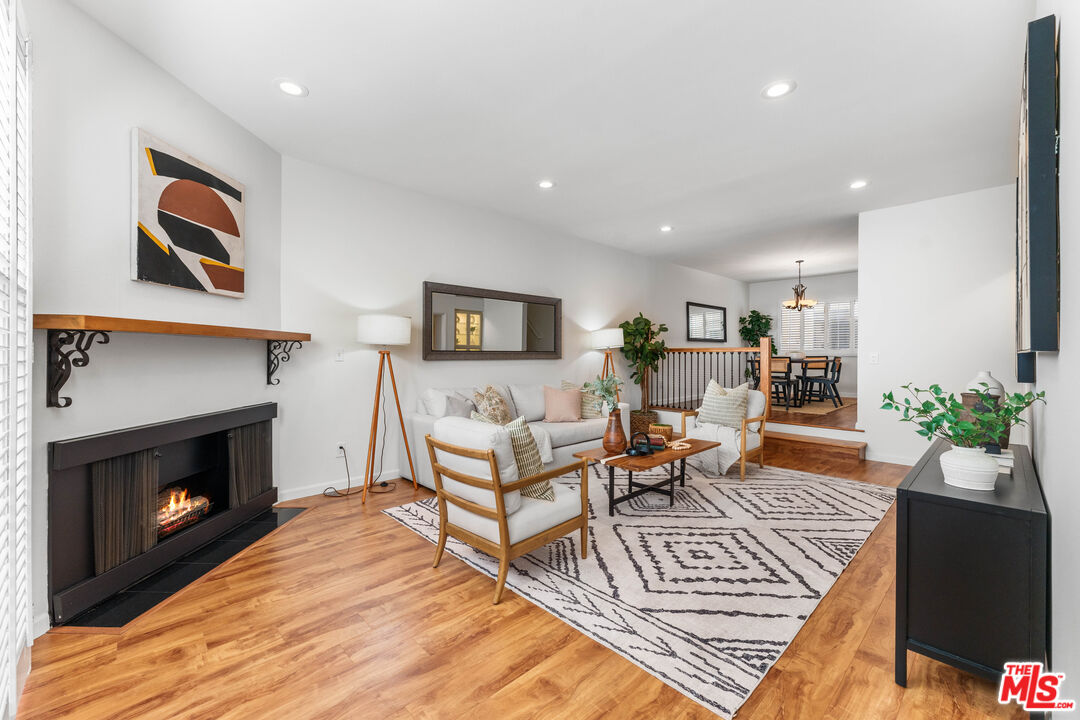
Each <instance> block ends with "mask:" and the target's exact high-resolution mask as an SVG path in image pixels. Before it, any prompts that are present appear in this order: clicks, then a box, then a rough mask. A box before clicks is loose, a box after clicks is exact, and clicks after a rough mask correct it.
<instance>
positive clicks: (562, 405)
mask: <svg viewBox="0 0 1080 720" xmlns="http://www.w3.org/2000/svg"><path fill="white" fill-rule="evenodd" d="M579 420H581V391H580V390H559V389H557V388H553V387H548V386H547V385H545V386H544V422H577V421H579Z"/></svg>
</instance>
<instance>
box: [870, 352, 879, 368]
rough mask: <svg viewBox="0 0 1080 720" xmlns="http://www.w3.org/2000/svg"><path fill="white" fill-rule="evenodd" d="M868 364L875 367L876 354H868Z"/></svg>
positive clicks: (876, 362) (876, 361)
mask: <svg viewBox="0 0 1080 720" xmlns="http://www.w3.org/2000/svg"><path fill="white" fill-rule="evenodd" d="M870 364H871V365H877V364H878V354H877V353H870Z"/></svg>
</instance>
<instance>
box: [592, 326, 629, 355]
mask: <svg viewBox="0 0 1080 720" xmlns="http://www.w3.org/2000/svg"><path fill="white" fill-rule="evenodd" d="M592 346H593V349H594V350H607V349H608V348H614V347H622V346H623V331H622V328H604V329H603V330H593V333H592Z"/></svg>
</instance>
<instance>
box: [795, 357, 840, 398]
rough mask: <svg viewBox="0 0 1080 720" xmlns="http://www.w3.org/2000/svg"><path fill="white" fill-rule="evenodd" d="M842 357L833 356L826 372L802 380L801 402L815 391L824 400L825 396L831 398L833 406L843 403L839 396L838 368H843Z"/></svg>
mask: <svg viewBox="0 0 1080 720" xmlns="http://www.w3.org/2000/svg"><path fill="white" fill-rule="evenodd" d="M843 362H844V358H842V357H834V358H833V359H832V360H830V361H829V363H828V365H829V369H828V372H827V373H826V374H825V375H823V376H818V377H807V378H804V380H803V389H802V399H803V402H806V401H807V398H809V397H810V396H811V395H813V394H814V393H815V392H816V393H817V394H818V396H819V397H820V398H821V399H822V401H824V399H825V398H826V397H827V398H829V399H830V400H832V404H833V407H834V408H838V407H840V406H841V405H843V404H844V400H843V398H841V397H840V390H839V389H838V388H839V385H840V370H841V369H842V368H843Z"/></svg>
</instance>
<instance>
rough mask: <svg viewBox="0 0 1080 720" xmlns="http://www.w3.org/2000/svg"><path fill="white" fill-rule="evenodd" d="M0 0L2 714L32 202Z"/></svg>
mask: <svg viewBox="0 0 1080 720" xmlns="http://www.w3.org/2000/svg"><path fill="white" fill-rule="evenodd" d="M16 16H17V6H16V2H15V0H0V717H10V716H13V715H14V713H15V708H16V706H17V691H18V684H19V680H20V678H19V677H18V674H19V673H20V671H22V672H25V671H26V670H27V669H28V668H27V667H22V668H20V667H19V662H20V659H21V657H22V653H23V651H24V649H25V648H26V646H27V645H28V644H29V643H30V640H31V636H32V633H31V604H30V398H31V389H30V377H31V376H30V373H31V367H32V360H33V359H32V356H31V348H32V344H31V343H32V337H31V332H32V330H31V321H30V319H31V309H30V308H31V296H30V274H31V268H30V263H31V216H30V212H31V200H30V147H31V145H30V142H31V141H30V80H29V70H30V68H29V64H30V59H29V57H28V45H27V43H26V42H25V41H24V40H23V38H22V37H21V35H20V32H19V27H18V22H17V19H16Z"/></svg>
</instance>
